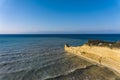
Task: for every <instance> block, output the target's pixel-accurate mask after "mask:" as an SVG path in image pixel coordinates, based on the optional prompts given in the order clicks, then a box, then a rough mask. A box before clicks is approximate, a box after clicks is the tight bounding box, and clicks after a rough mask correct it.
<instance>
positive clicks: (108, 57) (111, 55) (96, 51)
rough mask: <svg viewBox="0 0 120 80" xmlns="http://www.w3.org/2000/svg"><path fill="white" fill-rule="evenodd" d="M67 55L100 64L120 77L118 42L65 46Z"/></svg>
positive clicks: (119, 43) (95, 42)
mask: <svg viewBox="0 0 120 80" xmlns="http://www.w3.org/2000/svg"><path fill="white" fill-rule="evenodd" d="M64 49H65V51H66V52H68V53H72V54H75V55H78V56H80V57H81V58H84V59H86V60H88V61H90V62H93V63H95V64H100V65H103V66H105V67H108V68H110V69H111V70H113V71H115V72H117V73H119V76H120V42H119V41H118V42H106V41H101V40H89V41H88V42H87V43H86V44H84V45H83V46H77V47H73V46H69V45H65V46H64Z"/></svg>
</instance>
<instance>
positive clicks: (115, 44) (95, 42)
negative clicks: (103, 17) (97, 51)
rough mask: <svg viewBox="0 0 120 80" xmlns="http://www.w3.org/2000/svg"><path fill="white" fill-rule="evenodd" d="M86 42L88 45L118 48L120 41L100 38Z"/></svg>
mask: <svg viewBox="0 0 120 80" xmlns="http://www.w3.org/2000/svg"><path fill="white" fill-rule="evenodd" d="M86 44H87V45H89V46H105V47H109V48H120V41H117V42H108V41H102V40H88V42H87V43H86Z"/></svg>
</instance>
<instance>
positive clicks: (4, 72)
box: [0, 34, 120, 80]
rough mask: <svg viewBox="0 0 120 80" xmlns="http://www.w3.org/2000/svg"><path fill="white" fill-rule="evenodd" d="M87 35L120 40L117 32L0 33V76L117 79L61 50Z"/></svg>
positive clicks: (1, 79) (10, 79) (7, 79)
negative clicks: (65, 45)
mask: <svg viewBox="0 0 120 80" xmlns="http://www.w3.org/2000/svg"><path fill="white" fill-rule="evenodd" d="M89 39H100V40H106V41H118V40H120V35H119V34H109V35H108V34H26V35H25V34H21V35H20V34H19V35H18V34H14V35H7V34H2V35H0V80H120V77H118V76H117V75H115V74H114V73H113V72H112V71H110V70H109V69H107V68H105V67H100V66H97V65H93V64H91V63H90V62H87V61H85V60H83V59H81V58H79V57H78V56H75V55H73V54H70V53H66V52H65V51H64V44H66V43H67V44H69V45H72V46H79V45H82V44H84V43H86V42H87V41H88V40H89Z"/></svg>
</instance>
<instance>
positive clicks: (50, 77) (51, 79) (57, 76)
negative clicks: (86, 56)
mask: <svg viewBox="0 0 120 80" xmlns="http://www.w3.org/2000/svg"><path fill="white" fill-rule="evenodd" d="M94 66H96V65H90V66H85V67H83V68H80V69H79V68H75V69H72V70H70V71H68V72H65V73H64V74H59V75H55V76H49V77H48V76H47V77H46V78H45V79H43V80H53V79H57V78H60V77H64V76H67V75H70V74H72V73H74V72H77V71H83V70H86V69H89V68H91V67H94Z"/></svg>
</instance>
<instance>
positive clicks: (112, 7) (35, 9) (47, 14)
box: [0, 0, 120, 34]
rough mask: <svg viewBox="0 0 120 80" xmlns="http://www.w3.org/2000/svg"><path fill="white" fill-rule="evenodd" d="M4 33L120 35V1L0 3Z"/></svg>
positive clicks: (13, 0)
mask: <svg viewBox="0 0 120 80" xmlns="http://www.w3.org/2000/svg"><path fill="white" fill-rule="evenodd" d="M0 33H1V34H19V33H22V34H25V33H26V34H28V33H30V34H33V33H35V34H40V33H42V34H44V33H46V34H48V33H51V34H52V33H58V34H59V33H63V34H64V33H65V34H85V33H87V34H89V33H120V0H0Z"/></svg>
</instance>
